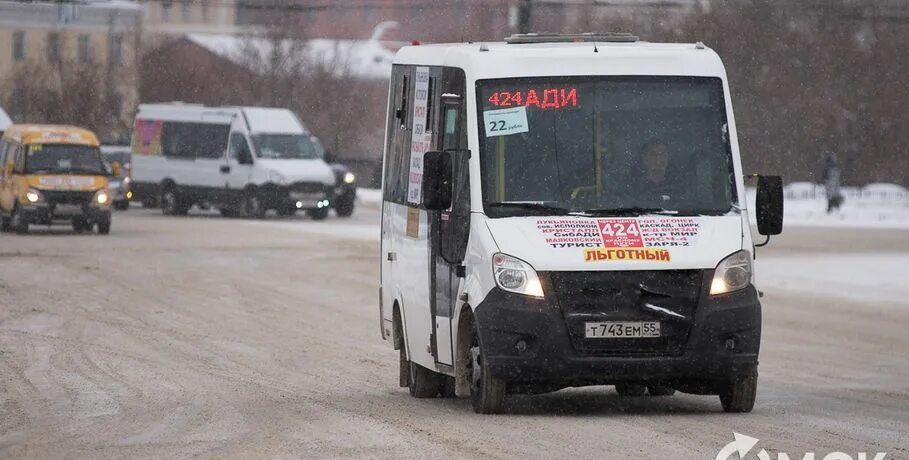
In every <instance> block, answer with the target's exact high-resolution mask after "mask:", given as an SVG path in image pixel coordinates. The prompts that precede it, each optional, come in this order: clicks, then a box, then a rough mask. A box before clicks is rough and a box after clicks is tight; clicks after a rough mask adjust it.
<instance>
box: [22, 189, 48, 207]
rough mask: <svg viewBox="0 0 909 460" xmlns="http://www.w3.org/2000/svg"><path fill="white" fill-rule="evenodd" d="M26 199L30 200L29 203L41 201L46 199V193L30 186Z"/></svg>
mask: <svg viewBox="0 0 909 460" xmlns="http://www.w3.org/2000/svg"><path fill="white" fill-rule="evenodd" d="M25 199H26V200H28V202H29V204H36V203H41V202H43V201H44V195H42V194H41V192H39V191H38V190H35V189H33V188H30V189H28V191H27V192H25Z"/></svg>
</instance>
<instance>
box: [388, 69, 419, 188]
mask: <svg viewBox="0 0 909 460" xmlns="http://www.w3.org/2000/svg"><path fill="white" fill-rule="evenodd" d="M412 71H413V68H412V67H409V66H395V67H394V70H393V71H392V85H393V86H392V88H393V89H394V93H393V94H392V100H391V103H390V104H389V114H388V126H387V127H386V129H387V139H388V144H387V145H386V152H387V153H386V158H385V191H384V200H385V201H389V202H393V203H399V204H404V202H405V200H406V195H407V184H408V173H409V171H410V149H409V147H410V138H411V135H410V129H408V126H409V125H410V124H411V121H412V120H413V113H412V110H411V107H410V104H409V102H408V101H409V100H410V97H411V96H410V93H411V91H412V90H413V89H412V88H411V87H410V85H411V80H412V79H411V78H409V74H410V72H412Z"/></svg>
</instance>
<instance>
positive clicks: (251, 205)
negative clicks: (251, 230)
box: [246, 194, 260, 217]
mask: <svg viewBox="0 0 909 460" xmlns="http://www.w3.org/2000/svg"><path fill="white" fill-rule="evenodd" d="M259 208H260V204H259V197H257V196H256V195H255V194H251V195H249V196H248V197H247V198H246V213H247V214H249V215H250V216H254V217H255V216H258V215H259V212H260V211H259Z"/></svg>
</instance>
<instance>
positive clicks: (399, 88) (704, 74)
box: [379, 34, 782, 413]
mask: <svg viewBox="0 0 909 460" xmlns="http://www.w3.org/2000/svg"><path fill="white" fill-rule="evenodd" d="M383 177H384V179H383V193H384V197H383V205H382V227H381V228H382V230H381V233H382V234H381V249H380V250H381V254H380V257H381V274H380V283H381V287H380V307H379V308H380V316H381V332H382V337H383V338H384V339H385V340H388V341H389V342H390V343H391V345H392V346H393V347H394V348H395V349H397V350H399V360H400V376H399V377H400V378H399V381H400V384H401V386H405V387H408V388H409V390H410V393H411V394H412V395H413V396H415V397H436V396H439V395H441V396H470V397H471V398H472V401H473V407H474V410H475V411H477V412H479V413H495V412H499V411H501V410H502V408H503V401H504V400H505V398H506V397H507V396H508V395H510V394H534V393H542V392H551V391H556V390H559V389H562V388H566V387H578V386H585V385H614V386H615V388H616V390H617V391H618V393H619V394H621V395H628V396H645V395H649V396H654V397H656V396H668V395H671V394H673V393H674V392H675V391H681V392H686V393H693V394H703V395H719V399H720V401H721V403H722V407H723V409H724V410H726V411H728V412H748V411H750V410H751V409H752V407H753V405H754V399H755V392H756V388H757V377H758V372H757V366H758V351H759V348H760V338H761V305H760V302H759V295H758V290H757V289H756V287H755V285H754V273H753V266H752V260H753V259H754V253H755V246H756V244H755V243H754V241H753V240H752V232H751V228H750V226H749V219H748V216H749V213H752V212H756V218H757V222H758V229H759V232H760V233H761V234H764V235H767V239H768V240H769V237H770V235H774V234H778V233H780V232H781V231H782V186H781V181H780V178H779V177H778V176H760V177H756V179H757V187H758V198H757V206H756V209H748V207H747V206H746V201H745V179H746V178H745V176H744V175H743V172H742V166H741V160H740V153H739V144H738V141H737V139H736V126H735V120H734V117H733V110H732V103H731V99H730V93H729V84H728V82H727V79H726V71H725V69H724V67H723V64H722V62H721V60H720V58H719V56H717V54H716V53H715V52H714V51H712V50H711V49H709V48H707V47H705V46H704V45H703V44H701V43H697V44H657V43H644V42H640V41H638V40H637V38H636V37H634V36H632V35H629V34H597V35H594V34H581V35H541V34H528V35H515V36H512V37H509V38H508V39H506V41H505V42H503V43H464V44H438V45H416V46H408V47H404V48H402V49H401V50H400V51H399V52H398V53H397V56H396V58H395V61H394V67H393V72H392V77H391V84H390V90H389V99H388V116H387V131H386V142H385V151H384V175H383ZM749 179H750V177H749ZM759 243H760V244H758V246H759V245H761V244H764V243H766V241H761V242H759Z"/></svg>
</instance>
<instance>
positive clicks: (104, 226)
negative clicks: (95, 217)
mask: <svg viewBox="0 0 909 460" xmlns="http://www.w3.org/2000/svg"><path fill="white" fill-rule="evenodd" d="M98 233H99V234H101V235H108V234H110V220H102V221H101V222H98Z"/></svg>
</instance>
